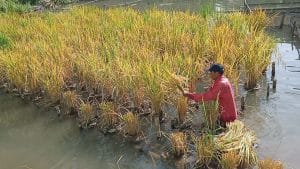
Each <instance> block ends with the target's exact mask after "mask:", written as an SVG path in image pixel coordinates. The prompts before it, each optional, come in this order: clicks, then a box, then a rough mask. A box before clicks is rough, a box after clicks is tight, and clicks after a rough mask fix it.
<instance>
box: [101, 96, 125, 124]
mask: <svg viewBox="0 0 300 169" xmlns="http://www.w3.org/2000/svg"><path fill="white" fill-rule="evenodd" d="M99 108H100V110H101V114H100V120H101V122H100V123H101V124H100V125H101V127H112V126H114V125H115V124H117V123H118V122H119V120H120V117H119V114H118V113H117V112H116V110H115V105H114V103H113V102H102V103H100V104H99Z"/></svg>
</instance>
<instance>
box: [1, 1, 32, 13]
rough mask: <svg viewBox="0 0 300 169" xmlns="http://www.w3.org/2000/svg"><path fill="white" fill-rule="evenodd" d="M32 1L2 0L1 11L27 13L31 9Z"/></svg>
mask: <svg viewBox="0 0 300 169" xmlns="http://www.w3.org/2000/svg"><path fill="white" fill-rule="evenodd" d="M30 8H31V6H30V3H29V2H27V3H20V2H19V1H17V0H0V12H5V13H7V12H17V13H25V12H29V11H30Z"/></svg>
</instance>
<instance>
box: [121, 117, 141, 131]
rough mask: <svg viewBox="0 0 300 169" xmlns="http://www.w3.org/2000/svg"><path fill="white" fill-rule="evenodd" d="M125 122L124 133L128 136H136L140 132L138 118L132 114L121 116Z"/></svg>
mask: <svg viewBox="0 0 300 169" xmlns="http://www.w3.org/2000/svg"><path fill="white" fill-rule="evenodd" d="M122 119H123V121H124V122H125V132H126V133H127V134H128V135H130V136H136V135H137V134H138V133H139V131H140V124H139V118H138V116H137V115H134V114H133V113H132V112H128V113H126V114H125V115H123V116H122Z"/></svg>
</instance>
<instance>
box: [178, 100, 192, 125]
mask: <svg viewBox="0 0 300 169" xmlns="http://www.w3.org/2000/svg"><path fill="white" fill-rule="evenodd" d="M188 106H189V105H188V99H187V98H186V97H179V98H178V100H177V106H176V107H177V113H178V118H179V122H181V123H183V122H184V121H185V120H186V118H187V112H188Z"/></svg>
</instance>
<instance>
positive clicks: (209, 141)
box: [194, 135, 217, 166]
mask: <svg viewBox="0 0 300 169" xmlns="http://www.w3.org/2000/svg"><path fill="white" fill-rule="evenodd" d="M194 142H195V145H196V152H197V159H198V163H199V165H200V166H208V165H209V164H210V163H211V162H212V160H213V159H214V158H215V155H216V150H217V149H216V144H215V141H214V138H213V136H212V135H203V136H201V137H199V138H194Z"/></svg>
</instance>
